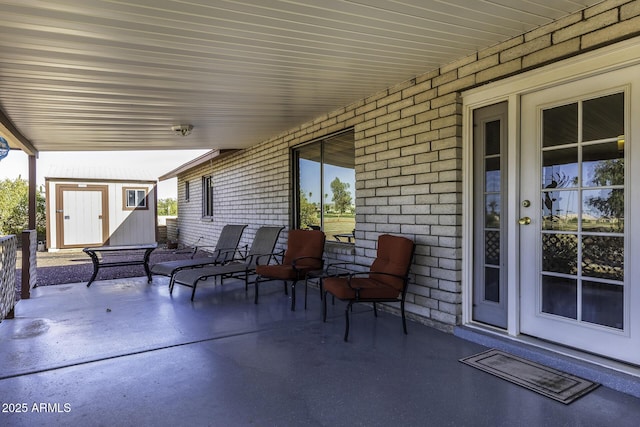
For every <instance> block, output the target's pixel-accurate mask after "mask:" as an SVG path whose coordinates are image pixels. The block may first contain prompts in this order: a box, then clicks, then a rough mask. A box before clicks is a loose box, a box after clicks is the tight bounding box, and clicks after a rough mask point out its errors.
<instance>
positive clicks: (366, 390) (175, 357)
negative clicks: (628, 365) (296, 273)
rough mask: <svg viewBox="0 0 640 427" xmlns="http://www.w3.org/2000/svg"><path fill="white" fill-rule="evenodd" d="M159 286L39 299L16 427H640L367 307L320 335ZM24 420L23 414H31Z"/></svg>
mask: <svg viewBox="0 0 640 427" xmlns="http://www.w3.org/2000/svg"><path fill="white" fill-rule="evenodd" d="M167 284H168V280H167V279H166V278H164V277H154V281H153V283H150V284H148V283H147V282H146V279H145V278H133V279H120V280H103V281H97V282H94V283H93V284H92V286H91V287H90V288H87V287H86V286H85V285H84V283H76V284H69V285H57V286H47V287H39V288H36V289H34V290H33V291H32V298H31V299H30V300H23V301H20V303H19V304H18V306H17V307H16V318H15V319H13V320H5V321H3V322H2V323H0V402H1V403H2V408H1V409H2V412H0V425H2V426H37V425H46V426H53V425H65V426H100V425H105V426H106V425H119V426H120V425H123V426H128V425H131V426H134V425H135V426H147V425H153V426H165V425H196V426H200V425H212V426H245V425H255V426H307V425H310V426H353V425H363V426H638V425H640V399H638V398H636V397H633V396H630V395H628V394H623V393H620V392H617V391H614V390H612V389H610V388H607V387H604V386H601V387H599V388H597V389H596V390H595V391H593V392H591V393H589V394H588V395H586V396H584V397H582V398H580V399H578V400H576V401H575V402H573V403H571V404H569V405H564V404H562V403H559V402H556V401H554V400H552V399H549V398H546V397H543V396H541V395H539V394H536V393H534V392H532V391H529V390H526V389H524V388H521V387H519V386H516V385H513V384H511V383H509V382H506V381H504V380H501V379H498V378H496V377H493V376H491V375H489V374H486V373H484V372H481V371H478V370H476V369H473V368H471V367H469V366H466V365H464V364H462V363H460V362H459V361H458V360H459V359H460V358H462V357H465V356H469V355H472V354H475V353H478V352H480V351H483V350H486V349H487V347H484V346H482V345H479V344H476V343H474V342H471V341H468V340H464V339H461V338H458V337H456V336H454V335H451V334H446V333H443V332H440V331H438V330H436V329H433V328H429V327H427V326H424V325H421V324H418V323H415V322H410V323H409V325H408V327H409V335H407V336H405V335H404V334H402V328H401V321H400V318H398V317H396V316H394V315H392V314H389V313H380V315H379V317H378V318H377V319H375V318H374V317H373V315H372V313H371V310H370V309H369V308H368V307H364V306H363V307H357V308H356V309H355V310H354V313H353V315H352V329H351V336H350V341H349V342H348V343H345V342H343V341H342V334H343V330H344V318H343V313H344V311H343V308H344V305H343V304H342V303H340V302H336V305H335V306H330V307H329V316H330V317H329V320H328V322H327V323H323V322H322V316H321V303H320V299H319V297H318V291H317V290H316V289H310V290H309V292H310V294H309V308H308V309H307V310H306V311H305V310H304V309H303V308H302V303H301V301H302V296H303V295H302V294H303V292H301V291H299V293H298V298H299V301H298V302H299V303H298V307H300V308H299V309H298V310H297V311H296V312H291V311H290V303H289V300H288V298H287V297H286V296H284V294H283V292H282V285H281V284H280V283H271V284H269V283H265V284H263V285H262V286H261V298H260V303H259V304H258V305H255V304H254V303H253V290H252V289H251V288H250V289H249V292H248V293H247V294H246V293H245V291H244V286H243V284H242V283H241V282H239V281H228V282H225V285H224V286H219V285H218V286H213V285H201V286H199V287H198V292H197V294H196V300H195V302H193V303H192V302H191V301H190V300H189V298H190V289H188V288H185V287H180V286H176V289H175V291H174V293H173V296H172V297H170V296H169V294H168V289H167ZM19 410H24V411H23V412H17V411H19Z"/></svg>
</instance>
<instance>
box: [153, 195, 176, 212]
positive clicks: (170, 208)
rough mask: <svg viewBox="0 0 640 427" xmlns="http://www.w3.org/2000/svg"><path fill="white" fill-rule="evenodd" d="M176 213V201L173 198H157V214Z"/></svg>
mask: <svg viewBox="0 0 640 427" xmlns="http://www.w3.org/2000/svg"><path fill="white" fill-rule="evenodd" d="M177 214H178V201H177V200H176V199H173V198H168V199H160V200H158V215H160V216H171V215H177Z"/></svg>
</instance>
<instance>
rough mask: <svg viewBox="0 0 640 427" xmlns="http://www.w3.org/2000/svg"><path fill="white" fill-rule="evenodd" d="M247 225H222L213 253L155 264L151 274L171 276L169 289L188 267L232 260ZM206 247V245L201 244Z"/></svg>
mask: <svg viewBox="0 0 640 427" xmlns="http://www.w3.org/2000/svg"><path fill="white" fill-rule="evenodd" d="M246 227H247V225H246V224H240V225H236V224H227V225H225V226H224V227H222V231H221V232H220V236H219V237H218V241H217V242H216V246H215V248H214V250H213V252H212V253H211V255H209V256H207V257H205V258H192V259H180V260H174V261H164V262H159V263H156V264H154V266H153V267H151V274H158V275H160V276H169V277H170V278H171V279H170V280H169V289H171V288H172V287H173V280H174V276H175V274H176V273H177V272H178V271H180V270H184V269H186V268H197V267H202V266H205V265H216V264H224V263H227V262H229V261H231V260H233V257H234V256H235V254H236V250H237V249H238V244H239V243H240V237H242V232H243V231H244V229H245V228H246ZM200 247H201V248H202V247H206V246H200Z"/></svg>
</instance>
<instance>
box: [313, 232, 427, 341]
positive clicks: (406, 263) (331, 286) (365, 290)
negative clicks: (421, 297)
mask: <svg viewBox="0 0 640 427" xmlns="http://www.w3.org/2000/svg"><path fill="white" fill-rule="evenodd" d="M414 251H415V243H414V242H413V241H411V240H409V239H407V238H405V237H400V236H392V235H390V234H383V235H381V236H379V237H378V253H377V256H376V259H375V260H374V261H373V263H372V264H371V267H370V269H369V271H367V272H359V273H348V274H344V275H339V276H333V277H326V278H325V279H324V280H323V289H324V298H323V311H322V319H323V321H324V322H326V321H327V294H331V295H333V296H334V297H335V298H338V299H340V300H342V301H348V304H347V307H346V308H345V319H346V325H345V331H344V340H345V341H347V340H348V338H349V311H350V310H351V307H352V306H353V304H355V303H361V302H362V303H372V304H373V313H374V315H375V316H376V317H377V316H378V311H377V308H376V304H377V303H379V302H397V301H400V312H401V314H402V327H403V329H404V333H405V334H406V333H407V320H406V317H405V312H404V301H405V297H406V294H407V284H408V281H409V269H410V268H411V263H412V261H413V253H414Z"/></svg>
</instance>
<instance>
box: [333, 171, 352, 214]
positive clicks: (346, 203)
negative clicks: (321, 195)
mask: <svg viewBox="0 0 640 427" xmlns="http://www.w3.org/2000/svg"><path fill="white" fill-rule="evenodd" d="M347 188H349V183H348V182H342V181H340V178H338V177H336V178H335V179H334V180H333V181H331V191H333V199H331V200H332V201H333V206H334V208H335V210H337V211H338V213H339V214H343V213H344V212H345V211H346V210H347V209H349V208H350V207H351V193H350V192H349V191H347Z"/></svg>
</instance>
